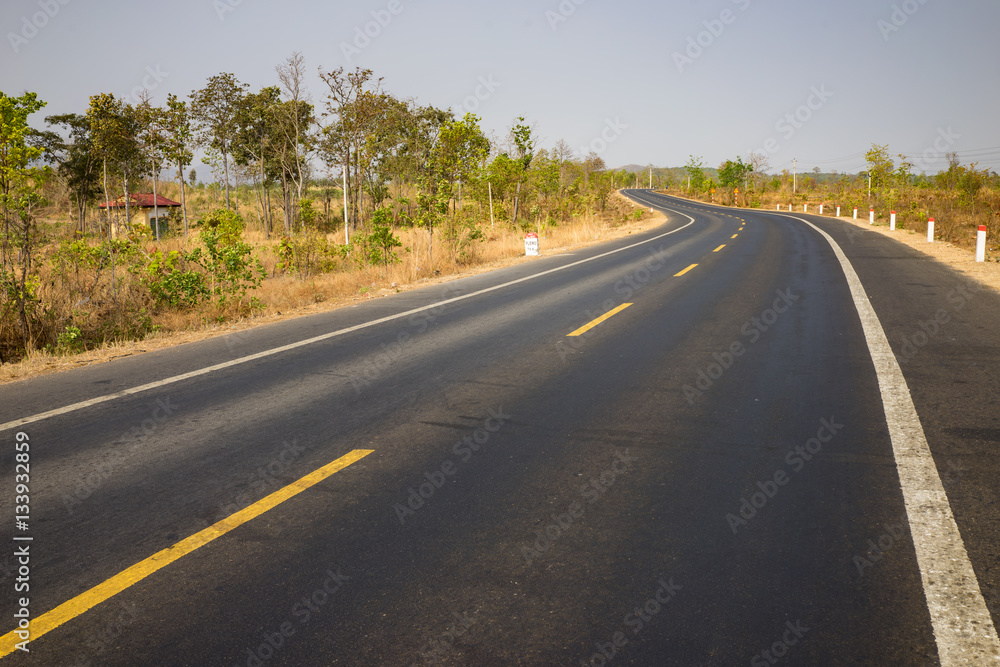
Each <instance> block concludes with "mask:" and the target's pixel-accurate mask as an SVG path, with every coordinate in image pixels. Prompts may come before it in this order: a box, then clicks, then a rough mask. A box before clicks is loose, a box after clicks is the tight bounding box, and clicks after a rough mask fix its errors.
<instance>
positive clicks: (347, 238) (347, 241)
mask: <svg viewBox="0 0 1000 667" xmlns="http://www.w3.org/2000/svg"><path fill="white" fill-rule="evenodd" d="M343 176H344V245H350V244H351V235H350V233H349V232H348V231H347V165H346V164H345V165H344V173H343Z"/></svg>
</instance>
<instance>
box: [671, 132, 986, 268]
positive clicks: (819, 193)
mask: <svg viewBox="0 0 1000 667" xmlns="http://www.w3.org/2000/svg"><path fill="white" fill-rule="evenodd" d="M865 159H866V161H867V163H868V169H867V170H866V171H864V172H861V173H860V174H838V173H835V172H834V173H830V174H822V173H819V171H818V169H817V170H815V171H814V172H811V173H806V174H797V175H795V174H791V173H789V172H788V171H787V170H784V171H782V172H781V173H780V174H768V173H766V171H767V161H766V159H764V158H763V157H761V156H759V155H750V157H749V159H748V160H747V161H745V162H744V160H743V159H742V158H741V157H737V158H736V159H735V160H726V161H725V162H724V163H723V164H721V165H719V167H718V169H713V170H709V169H707V168H705V166H704V164H703V163H702V159H701V158H699V157H694V156H692V157H691V159H690V160H689V161H688V164H687V165H686V166H685V167H684V169H683V170H672V171H670V172H667V173H665V174H663V176H662V182H663V188H664V189H665V190H666V191H667V192H669V193H671V194H677V195H681V196H686V197H691V198H694V199H699V200H701V201H705V202H712V201H714V202H715V203H717V204H723V205H726V206H744V207H751V208H767V209H771V210H774V208H775V207H776V206H779V205H780V206H782V207H783V209H784V210H787V207H788V205H789V204H791V205H792V207H793V209H794V210H796V211H799V212H801V211H802V210H803V209H802V207H803V206H804V205H808V206H809V212H810V213H817V212H818V211H819V205H820V204H825V209H824V214H828V215H835V213H836V207H837V206H840V207H841V215H843V216H851V215H853V209H854V208H855V207H856V208H857V209H858V216H859V218H862V219H864V220H867V219H868V212H869V210H870V208H874V209H875V211H876V215H877V219H878V221H879V224H888V220H889V214H890V212H891V211H895V212H896V226H897V227H898V228H900V229H911V230H913V231H915V232H918V233H921V234H926V232H927V221H928V219H930V218H934V221H935V227H934V229H935V235H936V236H937V238H939V239H940V240H942V241H945V242H948V243H954V244H956V245H961V246H974V245H975V240H976V232H977V230H978V228H979V226H981V225H982V226H985V227H986V228H987V238H988V239H989V243H990V248H989V253H990V256H991V258H992V259H993V260H996V261H1000V248H998V240H1000V175H998V174H997V173H996V172H994V171H990V170H988V169H979V168H978V165H977V164H975V163H973V164H969V165H963V164H961V162H960V160H959V156H958V154H956V153H949V154H948V155H947V159H948V167H947V169H945V170H943V171H941V172H939V173H937V174H931V175H928V174H914V173H913V169H914V165H913V163H912V162H911V161H910V160H909V159H908V158H907V157H906V156H905V155H897V156H896V159H894V158H893V157H892V155H891V153H890V151H889V147H888V146H887V145H882V146H880V145H875V144H873V145H872V147H871V149H870V150H869V151H868V152H867V153H866V155H865ZM897 160H898V161H897Z"/></svg>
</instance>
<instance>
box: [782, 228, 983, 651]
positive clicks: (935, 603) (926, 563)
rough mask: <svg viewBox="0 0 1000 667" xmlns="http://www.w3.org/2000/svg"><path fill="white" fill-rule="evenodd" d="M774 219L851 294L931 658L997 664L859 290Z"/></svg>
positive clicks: (908, 411) (957, 539) (967, 568)
mask: <svg viewBox="0 0 1000 667" xmlns="http://www.w3.org/2000/svg"><path fill="white" fill-rule="evenodd" d="M762 213H764V212H763V211H762ZM765 214H766V215H775V213H771V212H767V213H765ZM780 217H782V218H791V219H792V220H798V221H799V222H803V223H805V224H807V225H809V226H810V227H812V228H813V229H815V230H816V231H817V232H819V233H820V234H821V235H822V236H823V238H825V239H826V240H827V242H828V243H829V244H830V246H831V247H832V248H833V252H834V254H835V255H836V256H837V259H838V260H839V261H840V265H841V267H842V268H843V270H844V275H845V277H846V278H847V284H848V286H849V287H850V289H851V296H852V297H853V298H854V306H855V308H856V309H857V311H858V315H859V316H860V317H861V326H862V328H863V329H864V332H865V339H866V340H867V342H868V349H869V351H870V353H871V357H872V361H873V362H874V364H875V373H876V375H877V376H878V384H879V389H880V390H881V393H882V405H883V406H884V408H885V419H886V424H887V425H888V427H889V438H890V440H891V441H892V450H893V454H894V456H895V459H896V470H897V471H898V473H899V484H900V487H901V488H902V490H903V501H904V503H905V505H906V516H907V519H908V521H909V523H910V534H911V535H912V536H913V545H914V547H915V550H916V553H917V564H918V566H919V567H920V578H921V580H922V581H923V586H924V596H925V597H926V599H927V609H928V611H929V612H930V616H931V624H932V626H933V628H934V639H935V641H936V642H937V648H938V659H939V660H940V661H941V665H942V666H943V667H951V666H952V665H972V664H978V665H983V664H987V663H997V662H1000V640H998V638H997V631H996V628H995V627H994V625H993V618H992V617H991V616H990V612H989V609H987V607H986V602H985V600H984V599H983V594H982V591H981V590H980V588H979V581H978V580H977V579H976V573H975V570H973V568H972V562H971V561H970V560H969V554H968V552H966V550H965V544H964V543H963V542H962V535H961V533H960V532H959V530H958V524H957V523H956V522H955V516H954V515H953V514H952V511H951V505H950V504H949V502H948V496H947V494H946V493H945V490H944V485H943V484H942V483H941V477H940V475H939V474H938V470H937V466H936V465H935V463H934V458H933V456H932V455H931V449H930V446H929V445H928V444H927V437H926V435H925V434H924V429H923V426H921V424H920V416H919V415H918V414H917V409H916V407H915V406H914V405H913V398H912V396H911V395H910V390H909V387H908V386H907V384H906V379H905V378H904V377H903V371H902V369H901V368H900V366H899V362H898V361H897V360H896V355H895V354H893V351H892V348H891V347H890V346H889V341H888V339H887V338H886V336H885V330H884V329H883V328H882V324H881V322H880V321H879V319H878V315H877V314H876V313H875V309H874V308H873V307H872V304H871V301H869V299H868V295H867V294H866V293H865V289H864V286H863V285H862V284H861V280H860V279H859V278H858V274H857V273H856V272H855V271H854V267H853V266H852V265H851V262H850V260H849V259H847V256H846V255H845V254H844V251H843V250H842V249H841V247H840V245H839V244H837V242H836V241H834V240H833V237H831V236H830V235H829V234H827V233H826V232H824V231H823V230H822V229H820V228H819V227H817V226H816V225H814V224H813V223H811V222H809V221H808V220H804V219H803V218H798V217H795V216H791V215H782V216H780Z"/></svg>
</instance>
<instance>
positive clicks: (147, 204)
mask: <svg viewBox="0 0 1000 667" xmlns="http://www.w3.org/2000/svg"><path fill="white" fill-rule="evenodd" d="M129 198H130V199H131V200H132V203H131V206H136V207H138V208H153V195H152V193H140V192H136V193H133V194H132V195H130V197H129ZM156 205H157V206H180V203H179V202H175V201H174V200H173V199H167V198H166V197H161V196H160V195H156ZM107 207H108V206H107V202H101V204H100V205H99V206H98V208H107ZM111 208H125V195H121V196H120V197H118V199H116V200H115V201H113V202H111Z"/></svg>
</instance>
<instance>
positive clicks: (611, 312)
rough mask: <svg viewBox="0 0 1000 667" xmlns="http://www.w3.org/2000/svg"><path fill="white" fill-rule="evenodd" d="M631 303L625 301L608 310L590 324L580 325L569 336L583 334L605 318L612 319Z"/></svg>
mask: <svg viewBox="0 0 1000 667" xmlns="http://www.w3.org/2000/svg"><path fill="white" fill-rule="evenodd" d="M631 305H632V304H631V303H623V304H622V305H620V306H618V307H617V308H615V309H614V310H609V311H608V312H606V313H604V314H603V315H601V316H600V317H598V318H597V319H596V320H594V321H593V322H590V323H589V324H585V325H583V326H582V327H580V328H579V329H577V330H576V331H574V332H573V333H571V334H569V336H582V335H583V334H585V333H587V332H588V331H590V330H591V329H593V328H594V327H596V326H597V325H598V324H600V323H601V322H603V321H604V320H607V319H610V318H612V317H614V316H615V315H617V314H618V313H620V312H622V311H623V310H625V309H626V308H628V307H629V306H631Z"/></svg>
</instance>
